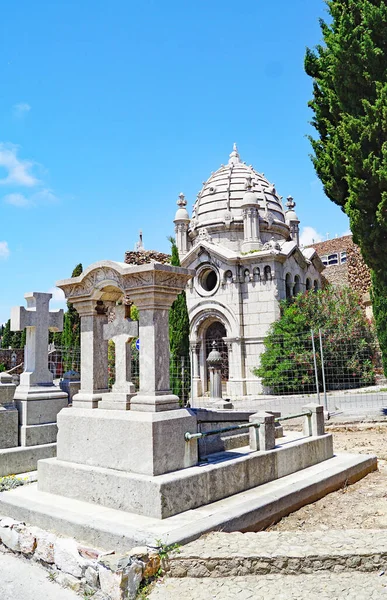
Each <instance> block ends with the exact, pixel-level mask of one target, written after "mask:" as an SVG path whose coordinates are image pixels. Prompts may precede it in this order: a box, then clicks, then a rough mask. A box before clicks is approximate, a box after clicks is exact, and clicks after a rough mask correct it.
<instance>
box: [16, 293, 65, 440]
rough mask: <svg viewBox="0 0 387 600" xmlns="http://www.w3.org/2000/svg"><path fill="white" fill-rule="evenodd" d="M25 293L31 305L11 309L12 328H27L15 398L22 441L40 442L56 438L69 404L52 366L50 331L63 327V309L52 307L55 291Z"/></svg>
mask: <svg viewBox="0 0 387 600" xmlns="http://www.w3.org/2000/svg"><path fill="white" fill-rule="evenodd" d="M24 297H25V299H26V301H27V308H24V307H23V306H17V307H13V308H12V312H11V330H12V331H22V330H23V329H24V328H26V329H27V336H26V345H25V349H24V372H23V373H22V374H21V375H20V385H19V386H18V387H17V388H16V392H15V396H14V399H15V405H16V407H17V409H18V411H19V423H20V429H19V439H20V445H21V446H36V445H41V444H51V443H53V442H55V441H56V435H57V425H56V417H57V414H58V413H59V411H60V410H61V409H62V408H64V407H65V406H67V404H68V397H67V394H66V393H65V392H63V391H62V390H61V389H60V388H59V387H57V386H56V385H54V383H53V375H52V373H51V371H50V370H49V369H48V332H49V331H62V328H63V310H58V311H50V310H49V302H50V299H51V298H52V294H45V293H40V292H32V293H29V294H25V296H24Z"/></svg>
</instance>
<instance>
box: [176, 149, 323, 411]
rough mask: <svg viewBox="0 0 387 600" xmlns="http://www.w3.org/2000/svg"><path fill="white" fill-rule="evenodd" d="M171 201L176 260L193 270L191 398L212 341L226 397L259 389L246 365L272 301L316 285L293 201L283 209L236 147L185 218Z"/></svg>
mask: <svg viewBox="0 0 387 600" xmlns="http://www.w3.org/2000/svg"><path fill="white" fill-rule="evenodd" d="M177 204H178V207H179V208H178V210H177V213H176V216H175V220H174V223H175V232H176V243H177V246H178V249H179V255H180V260H181V265H182V266H183V267H186V268H189V269H194V270H195V277H194V278H193V279H191V280H190V281H189V283H188V287H187V304H188V310H189V316H190V325H191V333H190V345H191V361H192V371H193V390H192V398H193V400H195V398H200V397H203V396H205V395H206V394H207V393H208V389H209V375H208V368H207V363H206V360H207V358H208V354H209V352H210V351H211V348H212V343H213V341H214V340H216V341H217V343H218V348H219V350H220V351H221V354H222V356H223V364H222V375H223V385H224V387H225V390H224V392H225V394H226V395H227V397H229V398H234V399H237V398H243V397H245V396H251V395H255V394H259V393H261V392H262V389H261V384H260V381H259V379H258V378H257V377H255V376H254V374H253V372H252V370H253V369H254V368H255V367H257V366H258V364H259V357H260V354H261V353H262V351H263V339H264V337H265V336H266V334H267V332H268V329H269V327H270V325H271V323H273V321H275V320H276V319H277V318H278V317H279V301H280V300H282V299H285V298H287V297H290V296H292V295H294V294H297V293H299V292H300V291H303V290H309V289H317V288H319V287H320V286H321V276H320V274H321V272H322V271H323V269H324V265H323V264H322V262H321V260H320V258H319V256H318V254H317V253H316V251H315V250H314V249H313V248H306V249H304V248H300V245H299V224H300V221H299V219H298V217H297V214H296V212H295V202H294V200H293V198H292V197H291V196H289V197H288V198H287V202H286V208H285V207H284V206H283V203H282V197H281V196H280V195H279V194H278V192H277V190H276V188H275V185H274V184H272V183H270V182H269V181H268V180H267V179H266V178H265V177H264V174H263V173H258V172H257V171H255V169H254V168H253V167H252V166H251V165H247V164H246V163H245V162H243V161H242V160H241V158H240V156H239V153H238V150H237V147H236V145H235V144H234V148H233V151H232V152H231V154H230V157H229V160H228V163H227V164H226V165H221V167H220V168H219V169H218V170H217V171H216V172H215V173H212V174H211V176H210V178H209V179H208V180H207V181H206V182H205V183H204V185H203V188H202V189H201V191H200V192H199V194H198V196H197V199H196V201H195V203H194V206H193V211H192V216H191V217H190V216H189V214H188V212H187V208H186V205H187V201H186V199H185V198H184V195H183V194H180V196H179V199H178V201H177Z"/></svg>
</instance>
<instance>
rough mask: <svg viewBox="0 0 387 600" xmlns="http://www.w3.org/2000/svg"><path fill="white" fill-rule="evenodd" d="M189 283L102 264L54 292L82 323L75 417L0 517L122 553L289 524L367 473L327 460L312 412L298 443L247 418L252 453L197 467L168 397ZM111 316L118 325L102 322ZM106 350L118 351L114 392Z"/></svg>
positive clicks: (186, 427) (173, 272)
mask: <svg viewBox="0 0 387 600" xmlns="http://www.w3.org/2000/svg"><path fill="white" fill-rule="evenodd" d="M192 274H193V273H192V271H189V270H187V269H184V268H181V267H172V266H167V265H162V264H158V263H154V264H146V265H141V266H129V265H125V264H124V263H116V262H110V261H103V262H100V263H95V264H93V265H91V266H90V267H89V268H88V269H86V271H84V272H83V273H82V274H81V275H80V276H79V277H76V278H72V279H68V280H64V281H60V282H59V283H58V287H60V288H61V289H63V291H64V293H65V296H66V298H67V299H68V300H69V301H71V303H72V304H73V305H74V306H75V308H76V309H77V310H78V312H79V314H80V316H81V389H80V391H79V393H78V394H77V395H76V396H74V399H73V408H71V409H66V410H62V411H61V412H60V413H59V415H58V428H59V431H58V451H57V458H51V459H45V460H41V461H39V463H38V486H37V487H36V485H34V484H32V485H30V486H26V487H25V488H20V489H17V490H12V491H10V492H6V493H4V494H1V497H0V513H1V514H5V515H9V516H12V517H14V518H19V519H22V520H25V521H28V522H29V523H32V524H34V525H38V526H40V527H43V528H50V529H54V530H56V531H57V532H58V533H64V534H65V535H72V536H74V537H76V538H77V539H79V540H82V541H84V542H87V543H91V544H96V545H99V546H101V547H104V548H106V549H112V548H117V549H121V550H122V549H125V548H127V547H128V546H129V545H131V544H134V545H138V544H144V543H151V544H155V543H156V542H155V540H157V539H161V540H162V541H163V542H164V543H173V542H182V541H187V540H189V539H194V538H195V537H198V536H199V535H201V534H202V533H204V532H205V531H209V530H212V529H214V528H215V529H216V528H219V527H221V528H222V529H224V530H230V528H231V530H232V529H235V528H241V527H243V528H245V529H246V528H248V527H252V526H254V524H255V523H256V522H257V521H259V520H260V519H262V518H263V517H262V511H263V512H264V514H265V515H266V517H268V518H269V519H273V516H274V515H277V516H278V515H282V514H287V512H286V511H287V510H291V508H292V507H294V506H301V505H302V504H305V503H307V502H308V501H309V499H310V498H312V497H313V498H314V499H315V498H316V497H321V496H322V495H324V493H326V491H325V489H326V490H327V491H331V490H332V489H337V487H340V486H341V485H342V484H343V482H345V481H346V480H348V481H351V480H353V479H356V478H359V477H361V476H363V475H364V474H366V473H367V472H369V471H370V470H373V469H374V468H375V466H376V459H375V458H371V459H370V458H369V457H357V456H356V457H351V459H350V460H349V459H346V458H343V459H339V458H338V457H334V456H333V448H332V436H331V435H330V434H325V433H324V416H323V408H322V407H320V406H317V405H310V406H308V407H306V411H307V415H308V416H306V417H305V418H306V424H305V425H306V427H305V435H304V437H302V438H301V439H294V438H292V437H291V436H289V437H287V438H286V439H285V440H277V442H276V440H275V431H274V428H275V423H274V416H273V415H269V414H267V413H264V414H255V415H252V416H251V417H250V418H251V420H252V421H254V422H255V423H256V424H257V426H259V430H258V429H254V430H253V431H252V432H251V435H250V445H249V446H245V447H242V448H238V449H236V450H235V449H234V450H233V451H231V452H223V453H218V454H214V455H209V456H208V457H207V460H206V461H205V462H199V461H198V448H197V439H196V437H195V434H196V433H197V429H198V423H197V418H196V415H195V412H194V411H192V410H189V409H187V408H181V407H180V406H179V398H178V397H177V396H175V395H173V394H172V392H171V390H170V386H169V332H168V316H169V308H170V306H171V304H172V302H173V301H174V300H175V298H176V297H177V295H178V294H179V292H181V290H183V289H184V288H185V285H186V283H187V281H188V280H189V279H190V278H191V277H192ZM125 299H129V301H130V302H133V303H134V304H135V305H136V306H137V308H138V310H139V323H138V333H139V337H140V389H139V391H138V392H137V393H135V392H134V390H133V385H132V383H131V381H130V378H131V375H130V370H129V368H128V353H129V352H130V350H129V349H128V347H127V346H128V344H129V342H130V339H131V338H132V337H133V336H134V335H136V333H137V330H136V325H135V324H134V323H133V322H132V321H130V318H129V317H128V315H127V314H126V313H125V308H124V307H123V304H122V303H123V302H124V301H125ZM117 303H119V304H117ZM112 308H114V310H115V321H114V322H113V323H108V320H109V319H108V313H109V312H110V310H111V309H112ZM108 339H113V340H115V341H116V351H117V354H116V369H117V370H118V372H117V374H116V384H115V388H114V389H113V390H112V392H109V391H108V362H107V343H108ZM117 342H118V343H117ZM192 436H193V437H192ZM320 465H323V466H320ZM292 477H293V479H292ZM294 477H295V479H294ZM309 479H310V481H309ZM267 486H272V487H271V488H270V490H271V491H270V490H269V492H268V491H267ZM273 486H274V487H273Z"/></svg>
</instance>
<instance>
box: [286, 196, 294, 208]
mask: <svg viewBox="0 0 387 600" xmlns="http://www.w3.org/2000/svg"><path fill="white" fill-rule="evenodd" d="M286 200H287V202H286V206H287V207H288V209H289V210H293V209H294V207H295V206H296V203H295V202H294V199H293V196H288V197H287V198H286Z"/></svg>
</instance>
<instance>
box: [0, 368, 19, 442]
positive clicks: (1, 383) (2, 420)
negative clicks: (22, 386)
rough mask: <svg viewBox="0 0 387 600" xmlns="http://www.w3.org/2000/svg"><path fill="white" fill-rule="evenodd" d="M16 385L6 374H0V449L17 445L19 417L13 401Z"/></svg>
mask: <svg viewBox="0 0 387 600" xmlns="http://www.w3.org/2000/svg"><path fill="white" fill-rule="evenodd" d="M15 389H16V385H15V384H14V383H13V382H12V376H11V375H8V373H0V449H3V448H13V447H14V446H17V445H18V423H19V416H18V411H17V408H16V406H15V404H14V401H13V396H14V393H15Z"/></svg>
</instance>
